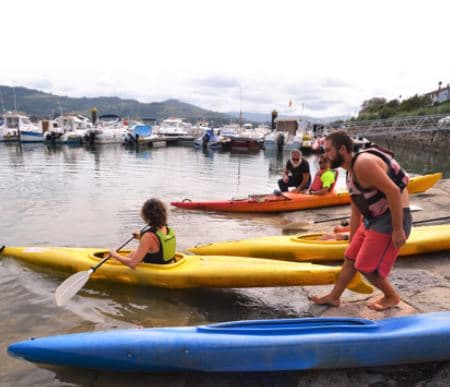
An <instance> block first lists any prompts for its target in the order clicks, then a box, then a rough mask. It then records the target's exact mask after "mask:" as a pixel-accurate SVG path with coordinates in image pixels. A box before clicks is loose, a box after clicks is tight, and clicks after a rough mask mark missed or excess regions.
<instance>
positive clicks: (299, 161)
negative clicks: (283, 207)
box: [278, 150, 311, 192]
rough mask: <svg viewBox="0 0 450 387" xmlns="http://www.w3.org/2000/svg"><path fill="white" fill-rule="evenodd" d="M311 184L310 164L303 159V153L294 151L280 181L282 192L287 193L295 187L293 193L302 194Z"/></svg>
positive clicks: (279, 185)
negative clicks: (290, 188)
mask: <svg viewBox="0 0 450 387" xmlns="http://www.w3.org/2000/svg"><path fill="white" fill-rule="evenodd" d="M310 183H311V175H310V173H309V163H308V161H306V160H305V159H303V157H302V152H300V151H299V150H293V151H292V152H291V158H290V159H289V160H288V161H287V162H286V169H285V171H284V172H283V177H282V178H281V179H280V180H278V187H280V191H281V192H287V191H288V190H289V187H295V189H294V190H292V192H302V191H305V190H307V189H308V187H309V184H310Z"/></svg>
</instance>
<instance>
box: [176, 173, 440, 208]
mask: <svg viewBox="0 0 450 387" xmlns="http://www.w3.org/2000/svg"><path fill="white" fill-rule="evenodd" d="M441 178H442V173H434V174H431V175H423V176H417V177H413V178H411V180H410V182H409V184H408V192H409V193H419V192H424V191H426V190H428V189H430V188H431V187H433V186H434V185H435V184H436V183H437V182H438V181H439V180H440V179H441ZM349 203H350V195H349V194H348V192H347V191H344V192H337V193H336V192H330V193H328V194H325V195H306V194H301V193H293V192H281V193H277V194H268V195H250V196H248V197H246V198H241V199H230V200H219V201H205V202H193V201H191V200H190V199H184V200H183V201H181V202H171V203H170V204H171V205H172V206H175V207H178V208H182V209H186V210H201V211H224V212H284V211H297V210H305V209H310V208H320V207H331V206H339V205H344V204H349Z"/></svg>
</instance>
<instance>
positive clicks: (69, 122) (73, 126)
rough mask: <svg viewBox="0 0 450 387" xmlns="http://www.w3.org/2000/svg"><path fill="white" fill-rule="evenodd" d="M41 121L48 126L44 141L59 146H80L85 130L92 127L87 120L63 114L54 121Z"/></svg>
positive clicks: (82, 117)
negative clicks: (58, 144) (59, 144)
mask: <svg viewBox="0 0 450 387" xmlns="http://www.w3.org/2000/svg"><path fill="white" fill-rule="evenodd" d="M47 122H48V124H46V121H45V120H44V121H42V125H45V124H46V125H48V131H47V133H46V140H47V141H51V142H55V143H61V144H69V143H70V144H81V143H82V142H83V139H84V138H85V136H86V133H87V129H88V128H91V127H92V123H91V121H90V120H89V118H87V117H84V116H79V115H72V114H65V115H62V116H59V117H57V118H55V120H47Z"/></svg>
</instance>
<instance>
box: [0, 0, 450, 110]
mask: <svg viewBox="0 0 450 387" xmlns="http://www.w3.org/2000/svg"><path fill="white" fill-rule="evenodd" d="M448 4H449V5H447V3H446V1H440V0H428V1H417V0H410V1H403V0H395V1H394V0H388V1H387V0H378V1H360V0H359V1H353V0H335V1H332V0H315V1H312V0H309V1H303V0H297V1H295V0H276V1H275V0H274V1H266V0H259V1H251V0H247V1H246V0H239V1H236V0H226V1H223V0H208V1H207V0H185V1H182V0H162V1H161V0H153V1H146V0H127V1H124V0H109V1H100V0H76V1H74V0H64V1H54V0H39V1H35V0H2V2H1V4H0V12H1V15H2V17H1V19H0V37H1V55H0V84H1V85H7V86H14V85H15V86H25V87H30V88H35V89H38V90H42V91H45V92H51V93H54V94H59V95H66V96H70V97H83V96H86V97H94V96H118V97H122V98H131V99H137V100H138V101H140V102H160V101H164V100H167V99H170V98H175V99H178V100H180V101H182V102H187V103H191V104H194V105H196V106H199V107H201V108H204V109H208V110H213V111H217V112H231V111H239V110H240V109H242V111H244V112H253V113H267V114H268V115H269V114H270V112H271V111H272V110H273V109H276V110H278V112H279V113H280V114H292V115H297V114H302V115H303V114H304V115H309V116H314V117H329V116H336V115H355V114H356V112H357V111H358V110H359V109H360V106H361V104H362V103H363V101H364V100H367V99H370V98H373V97H384V98H386V99H388V100H390V99H394V98H397V99H398V98H400V96H401V98H403V99H405V98H408V97H410V96H413V95H414V94H422V93H426V92H429V91H432V90H435V89H437V87H438V82H440V81H441V82H442V83H443V85H447V83H449V82H450V50H449V46H448V41H449V39H448V37H449V35H450V27H449V23H448V20H449V17H450V14H449V9H450V3H448ZM289 101H292V104H291V107H289Z"/></svg>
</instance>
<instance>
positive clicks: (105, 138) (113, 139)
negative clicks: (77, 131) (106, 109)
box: [85, 114, 128, 144]
mask: <svg viewBox="0 0 450 387" xmlns="http://www.w3.org/2000/svg"><path fill="white" fill-rule="evenodd" d="M127 130H128V126H126V125H124V124H123V122H122V119H121V118H120V117H119V116H117V115H115V114H104V115H101V116H100V117H99V118H98V121H97V123H96V125H95V126H94V127H92V128H88V129H87V130H86V136H85V140H86V141H87V142H89V143H90V144H114V143H116V144H120V143H122V142H123V137H124V135H125V134H126V133H127Z"/></svg>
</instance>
